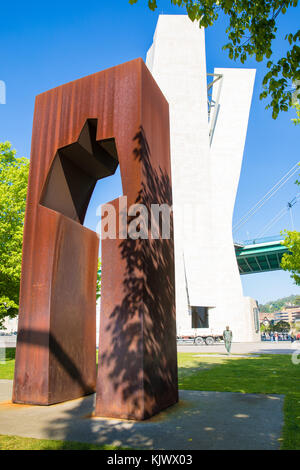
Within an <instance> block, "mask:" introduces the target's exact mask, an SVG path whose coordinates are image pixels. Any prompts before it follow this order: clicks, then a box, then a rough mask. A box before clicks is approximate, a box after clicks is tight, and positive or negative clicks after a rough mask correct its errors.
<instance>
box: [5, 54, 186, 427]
mask: <svg viewBox="0 0 300 470" xmlns="http://www.w3.org/2000/svg"><path fill="white" fill-rule="evenodd" d="M118 164H119V165H120V172H121V178H122V185H123V193H124V195H126V196H127V201H128V206H130V205H131V204H135V203H144V204H145V205H146V206H147V207H148V206H150V205H151V204H152V203H153V204H162V203H164V204H172V187H171V170H170V148H169V111H168V104H167V102H166V100H165V98H164V96H163V95H162V93H161V91H160V89H159V88H158V86H157V84H156V83H155V81H154V79H153V78H152V76H151V74H150V72H149V71H148V69H147V68H146V66H145V64H144V63H143V61H142V60H141V59H137V60H134V61H131V62H128V63H126V64H122V65H119V66H117V67H113V68H111V69H108V70H104V71H102V72H98V73H96V74H93V75H90V76H88V77H84V78H82V79H80V80H76V81H74V82H71V83H68V84H66V85H62V86H60V87H57V88H54V89H53V90H50V91H48V92H46V93H43V94H41V95H39V96H38V97H37V99H36V105H35V114H34V124H33V135H32V151H31V163H30V176H29V188H28V198H27V208H26V217H25V227H24V245H23V262H22V279H21V291H20V315H19V332H18V341H17V353H16V368H15V378H14V388H13V401H14V402H18V403H33V404H45V405H48V404H52V403H58V402H60V401H65V400H69V399H73V398H76V397H79V396H82V395H84V394H87V393H91V392H92V391H94V390H95V385H96V364H95V349H96V348H95V330H96V322H95V308H96V305H95V300H96V276H97V256H98V237H97V235H96V234H95V233H94V232H92V231H91V230H88V229H87V228H85V227H83V225H82V224H83V222H84V217H85V213H86V210H87V207H88V203H89V200H90V197H91V195H92V192H93V189H94V187H95V184H96V182H97V180H99V179H102V178H105V177H107V176H109V175H112V174H113V173H114V172H115V170H116V168H117V166H118ZM127 222H128V221H125V223H126V224H127ZM110 255H111V256H112V258H110ZM102 256H103V260H102V269H103V285H102V295H103V301H102V306H103V310H102V312H101V315H102V318H101V321H100V325H101V327H100V329H101V332H100V341H102V345H101V343H100V354H99V374H98V379H97V406H96V414H101V415H105V416H122V417H128V418H134V419H144V418H145V417H147V416H150V415H152V414H154V413H156V412H158V411H159V410H160V409H162V408H164V407H166V406H169V405H171V404H173V403H175V402H176V401H177V399H178V393H177V358H176V326H175V297H174V260H173V234H172V233H171V237H170V238H169V239H167V240H163V239H161V238H159V239H156V240H132V239H121V240H118V239H116V240H103V255H102ZM115 263H118V264H119V269H117V266H116V265H115ZM120 312H121V313H120ZM133 324H134V331H133V330H132V326H133ZM112 347H113V350H112ZM130 357H134V360H132V361H129V362H128V361H127V362H126V361H124V359H126V360H127V359H129V358H130ZM118 374H119V375H118ZM112 390H114V394H112ZM113 401H115V402H116V403H117V408H116V407H112V406H111V403H112V402H113Z"/></svg>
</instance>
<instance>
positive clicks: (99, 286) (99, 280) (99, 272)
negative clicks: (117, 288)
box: [96, 258, 101, 300]
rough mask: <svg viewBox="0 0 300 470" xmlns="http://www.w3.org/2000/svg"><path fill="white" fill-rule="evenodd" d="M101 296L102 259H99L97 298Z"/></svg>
mask: <svg viewBox="0 0 300 470" xmlns="http://www.w3.org/2000/svg"><path fill="white" fill-rule="evenodd" d="M100 297H101V259H100V258H99V259H98V271H97V293H96V299H97V300H98V299H99V298H100Z"/></svg>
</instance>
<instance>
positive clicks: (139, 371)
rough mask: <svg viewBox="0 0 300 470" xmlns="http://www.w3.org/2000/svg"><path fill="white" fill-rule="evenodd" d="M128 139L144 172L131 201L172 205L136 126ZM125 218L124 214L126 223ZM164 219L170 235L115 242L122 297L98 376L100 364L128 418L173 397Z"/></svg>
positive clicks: (170, 268) (170, 279) (170, 275)
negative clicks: (122, 268)
mask: <svg viewBox="0 0 300 470" xmlns="http://www.w3.org/2000/svg"><path fill="white" fill-rule="evenodd" d="M134 141H135V142H136V147H135V149H134V158H135V159H138V160H139V161H140V162H141V165H142V171H143V174H144V183H143V184H142V188H141V190H140V191H139V193H138V195H137V197H136V200H135V203H136V204H144V205H145V206H146V208H147V209H148V214H150V213H151V204H168V205H169V206H172V187H171V181H170V178H169V175H168V174H167V173H166V172H165V171H163V170H162V169H161V167H160V166H159V167H158V168H157V169H155V167H154V166H153V163H152V162H151V160H150V158H151V154H150V149H149V146H148V144H147V139H146V136H145V133H144V131H143V129H142V128H140V131H139V132H138V133H137V134H136V136H135V137H134ZM131 220H132V218H130V217H128V218H127V226H128V225H129V223H130V221H131ZM170 223H171V228H170V239H162V238H161V237H160V238H159V239H151V238H148V239H137V240H134V239H131V238H127V239H125V240H122V241H121V242H120V243H119V247H118V248H119V252H120V254H121V259H122V260H123V262H124V263H125V275H124V279H123V286H122V287H123V299H122V302H121V303H120V304H118V305H117V306H115V308H114V309H113V311H112V312H111V313H110V314H109V320H108V321H107V323H106V327H105V332H103V335H105V334H107V335H108V336H109V337H110V339H111V347H109V348H108V349H107V350H102V345H101V336H100V344H99V349H100V354H99V358H100V361H101V363H100V364H99V368H100V370H99V372H100V375H99V376H98V380H99V378H100V377H101V368H102V367H104V368H105V369H107V371H108V373H107V375H106V376H105V377H106V378H107V379H108V380H110V381H111V383H112V385H113V389H114V391H115V392H116V394H117V395H119V396H120V400H121V401H122V402H123V403H125V404H127V409H128V416H129V417H132V418H134V419H145V418H147V417H149V416H151V415H153V414H155V413H157V412H159V411H160V410H162V409H164V408H166V407H168V406H170V405H172V404H174V403H176V402H177V401H178V390H177V350H176V326H175V286H174V248H173V223H172V216H171V220H170ZM160 226H162V220H160ZM149 232H150V227H149V226H148V233H149ZM112 262H113V260H112ZM105 269H109V267H108V266H106V267H105V266H103V271H104V273H103V277H104V278H105ZM104 283H105V282H104ZM103 294H104V293H103ZM101 321H102V320H101ZM101 321H100V324H101ZM102 378H104V376H102ZM102 387H103V388H104V387H105V384H102ZM106 416H107V415H106Z"/></svg>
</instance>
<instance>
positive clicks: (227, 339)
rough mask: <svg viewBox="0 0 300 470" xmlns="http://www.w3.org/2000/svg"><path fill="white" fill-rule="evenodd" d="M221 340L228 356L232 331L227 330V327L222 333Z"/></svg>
mask: <svg viewBox="0 0 300 470" xmlns="http://www.w3.org/2000/svg"><path fill="white" fill-rule="evenodd" d="M223 339H224V342H225V348H226V351H227V354H230V350H231V343H232V331H231V330H230V329H229V326H226V330H224V331H223Z"/></svg>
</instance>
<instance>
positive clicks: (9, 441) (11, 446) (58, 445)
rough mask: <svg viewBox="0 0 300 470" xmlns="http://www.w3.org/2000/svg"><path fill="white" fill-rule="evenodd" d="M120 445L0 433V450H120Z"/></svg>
mask: <svg viewBox="0 0 300 470" xmlns="http://www.w3.org/2000/svg"><path fill="white" fill-rule="evenodd" d="M120 449H121V448H120V447H114V446H106V445H103V446H100V445H99V446H98V445H96V444H85V443H83V442H68V441H52V440H47V439H33V438H27V437H18V436H2V435H1V434H0V450H120Z"/></svg>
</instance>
